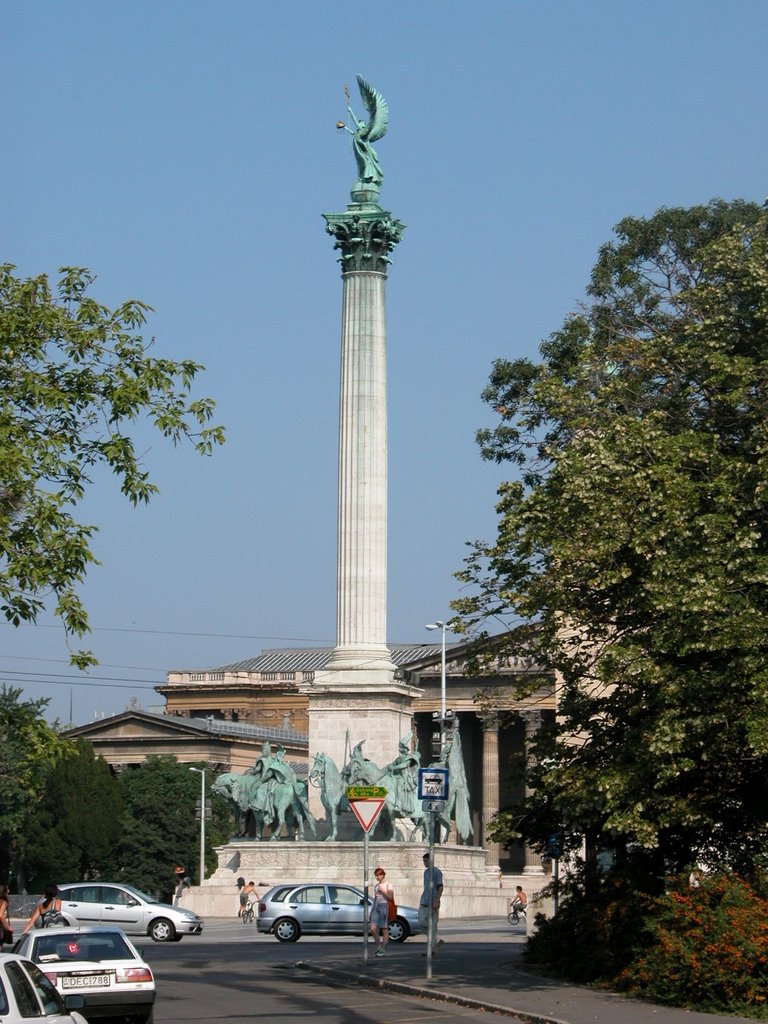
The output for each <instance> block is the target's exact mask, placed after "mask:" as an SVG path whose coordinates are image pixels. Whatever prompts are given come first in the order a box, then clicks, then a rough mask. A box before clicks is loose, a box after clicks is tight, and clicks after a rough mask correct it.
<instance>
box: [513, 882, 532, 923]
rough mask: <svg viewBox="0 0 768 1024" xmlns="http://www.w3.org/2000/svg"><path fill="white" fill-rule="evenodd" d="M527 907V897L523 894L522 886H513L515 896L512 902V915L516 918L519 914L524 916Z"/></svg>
mask: <svg viewBox="0 0 768 1024" xmlns="http://www.w3.org/2000/svg"><path fill="white" fill-rule="evenodd" d="M527 907H528V897H527V896H526V894H525V893H524V892H523V887H522V885H516V886H515V895H514V898H513V900H512V913H513V914H514V915H515V917H517V916H518V915H519V914H524V913H525V911H526V908H527Z"/></svg>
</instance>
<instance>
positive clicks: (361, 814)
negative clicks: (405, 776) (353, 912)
mask: <svg viewBox="0 0 768 1024" xmlns="http://www.w3.org/2000/svg"><path fill="white" fill-rule="evenodd" d="M386 796H387V790H386V789H385V788H384V786H347V800H348V801H349V806H350V808H351V810H352V813H353V814H354V815H355V817H356V818H357V820H358V822H359V823H360V827H361V828H362V830H363V963H364V964H366V965H367V963H368V921H369V920H370V912H369V907H368V837H369V833H370V831H371V829H372V828H373V826H374V825H375V824H376V819H377V818H378V816H379V815H380V814H381V809H382V807H383V806H384V804H385V802H386Z"/></svg>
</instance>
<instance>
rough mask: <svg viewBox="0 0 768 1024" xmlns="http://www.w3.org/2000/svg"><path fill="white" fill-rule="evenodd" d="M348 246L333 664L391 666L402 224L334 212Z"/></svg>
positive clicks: (377, 212)
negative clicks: (390, 290) (392, 349)
mask: <svg viewBox="0 0 768 1024" xmlns="http://www.w3.org/2000/svg"><path fill="white" fill-rule="evenodd" d="M325 216H326V221H327V225H328V231H329V232H330V233H331V234H332V235H334V237H335V238H336V248H337V249H340V250H341V258H340V262H341V265H342V281H343V299H342V329H341V385H340V400H339V503H338V525H337V565H336V584H337V585H336V601H337V605H336V648H335V650H334V654H333V658H332V661H331V663H330V665H329V668H344V667H352V668H354V667H355V666H358V665H361V664H362V665H366V666H371V665H372V664H376V667H380V666H382V667H383V666H390V665H391V662H390V658H389V650H388V648H387V364H386V348H387V326H386V305H385V286H386V280H387V266H388V264H389V262H390V261H389V253H390V252H391V251H392V250H393V249H394V247H395V245H396V244H397V243H398V241H399V240H400V238H401V236H402V232H403V226H402V224H400V223H399V221H396V220H393V219H392V217H391V215H390V214H389V213H387V212H386V211H385V210H382V209H381V208H380V207H379V206H378V205H376V204H374V203H353V204H350V206H349V207H348V209H347V211H346V213H342V214H326V215H325Z"/></svg>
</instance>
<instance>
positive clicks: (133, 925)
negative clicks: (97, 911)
mask: <svg viewBox="0 0 768 1024" xmlns="http://www.w3.org/2000/svg"><path fill="white" fill-rule="evenodd" d="M145 914H146V907H145V906H144V904H143V903H141V902H140V901H139V900H138V899H137V898H136V896H134V895H133V893H130V892H128V891H127V889H121V888H120V887H119V886H117V885H102V887H101V921H100V922H99V923H100V924H106V925H111V926H112V927H114V928H121V929H122V930H123V931H124V932H128V934H129V935H143V934H144V932H145V931H146V929H145V927H144V917H145Z"/></svg>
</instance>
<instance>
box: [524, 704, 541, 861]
mask: <svg viewBox="0 0 768 1024" xmlns="http://www.w3.org/2000/svg"><path fill="white" fill-rule="evenodd" d="M520 717H521V718H522V720H523V724H524V725H525V740H524V742H525V757H526V761H530V759H531V745H532V743H533V738H534V737H535V735H536V733H537V732H538V731H539V729H540V728H541V712H540V711H536V710H534V709H529V710H526V711H521V712H520ZM532 793H533V790H532V789H531V788H530V787H529V786H528V785H527V783H526V787H525V795H526V796H527V797H528V796H531V795H532ZM523 874H524V875H543V874H544V866H543V864H542V862H541V856H540V855H539V854H538V853H536V851H535V850H532V849H531V848H530V846H528V844H527V843H526V845H525V867H524V868H523Z"/></svg>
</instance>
